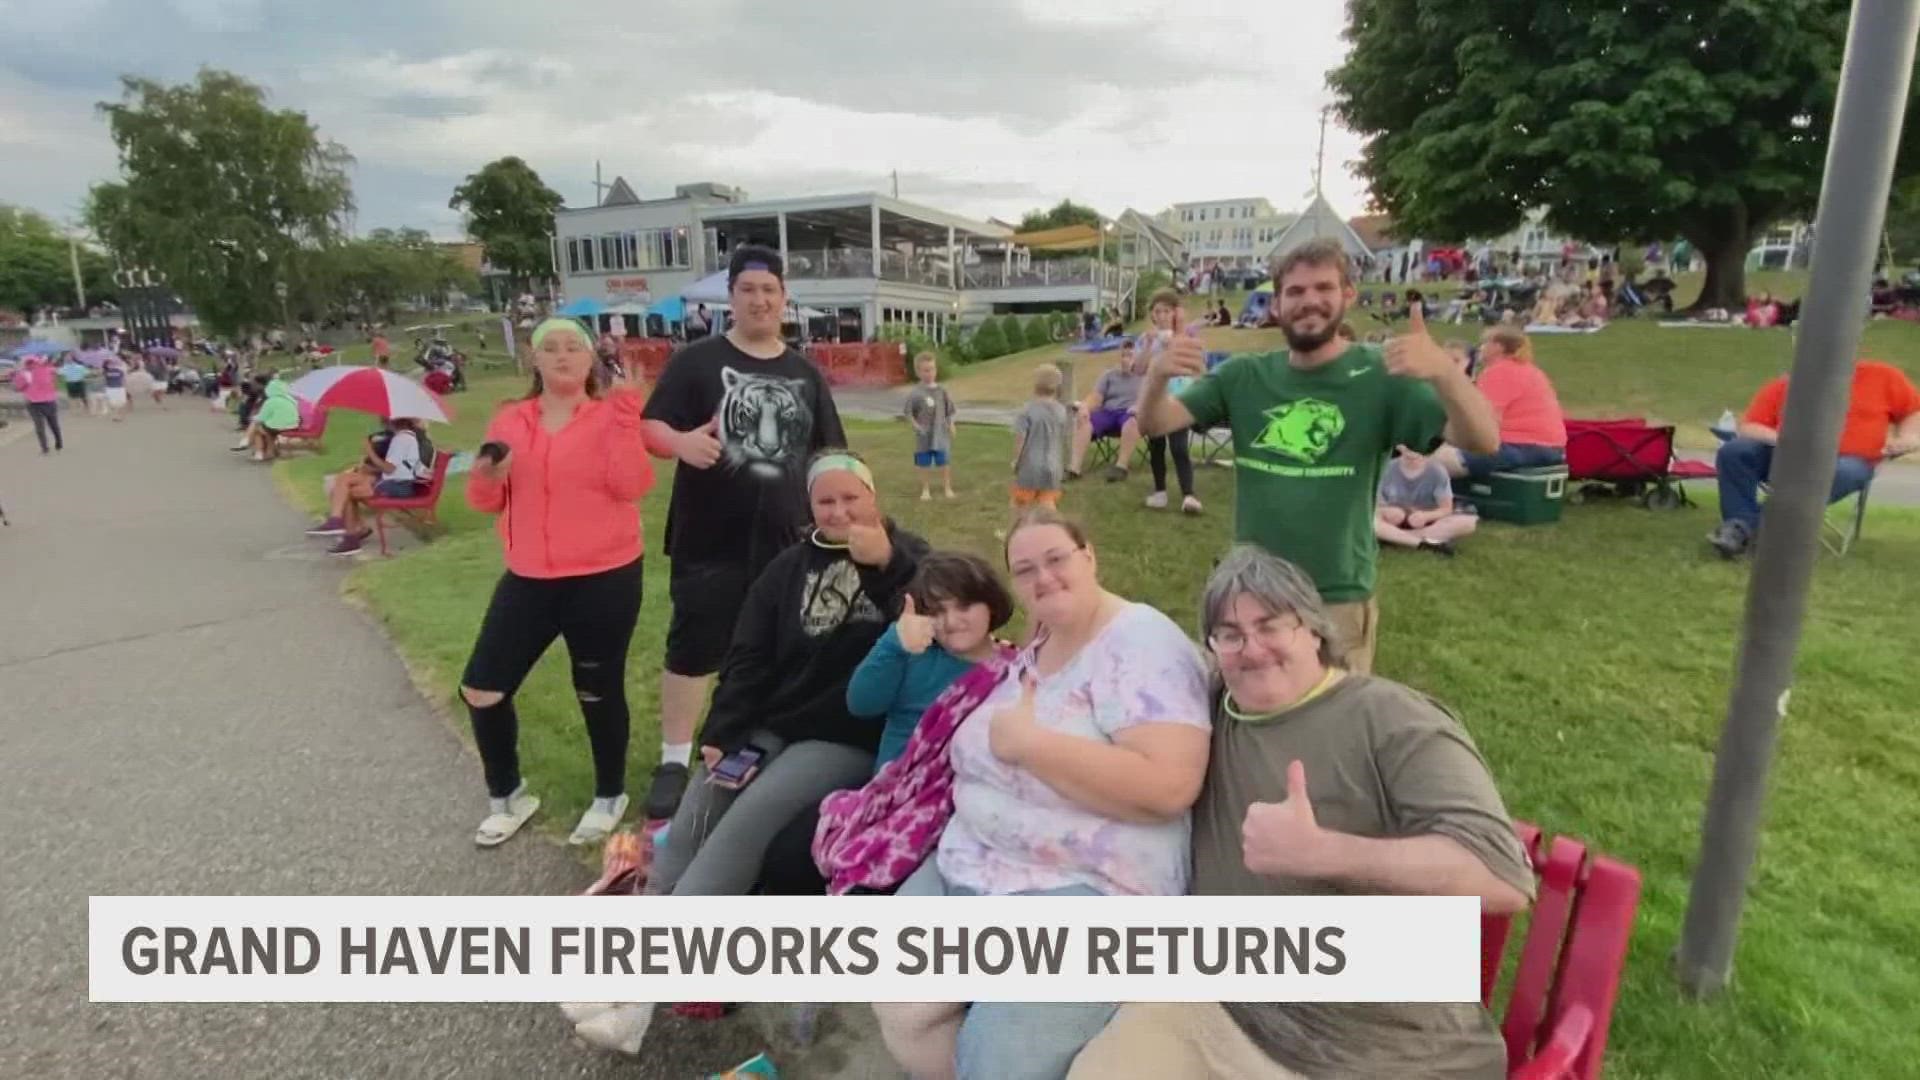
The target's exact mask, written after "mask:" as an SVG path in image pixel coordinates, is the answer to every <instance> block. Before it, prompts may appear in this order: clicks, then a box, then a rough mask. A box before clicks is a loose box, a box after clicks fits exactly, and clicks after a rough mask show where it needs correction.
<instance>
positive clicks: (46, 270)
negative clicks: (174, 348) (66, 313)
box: [0, 205, 114, 314]
mask: <svg viewBox="0 0 1920 1080" xmlns="http://www.w3.org/2000/svg"><path fill="white" fill-rule="evenodd" d="M79 255H80V283H81V285H82V286H83V287H84V288H85V289H86V293H87V302H88V303H94V302H96V301H98V300H102V299H111V298H112V296H113V293H114V285H113V264H112V263H110V262H109V261H108V260H107V257H106V256H105V255H102V254H101V253H100V252H99V251H98V250H96V249H95V248H93V247H92V246H91V245H88V244H82V245H80V248H79ZM76 299H78V298H77V297H76V296H75V295H74V292H73V250H72V248H71V247H70V246H69V241H68V240H67V238H66V237H65V236H63V235H61V233H60V230H59V229H58V228H57V227H55V225H54V224H53V222H51V221H49V220H47V219H46V217H44V216H43V215H41V214H37V213H35V212H33V211H32V210H24V209H21V208H18V207H13V206H5V205H0V308H8V309H11V310H13V311H18V312H20V313H22V314H30V313H31V312H32V310H33V309H34V308H37V307H43V306H46V305H53V306H56V307H67V306H69V305H71V304H73V303H74V301H75V300H76Z"/></svg>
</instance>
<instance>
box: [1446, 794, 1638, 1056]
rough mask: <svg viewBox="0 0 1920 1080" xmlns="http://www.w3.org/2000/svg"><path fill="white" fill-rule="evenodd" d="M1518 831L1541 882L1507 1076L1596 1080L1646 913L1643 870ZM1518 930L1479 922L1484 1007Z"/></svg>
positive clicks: (1505, 1025) (1499, 921) (1518, 974)
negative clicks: (1642, 911)
mask: <svg viewBox="0 0 1920 1080" xmlns="http://www.w3.org/2000/svg"><path fill="white" fill-rule="evenodd" d="M1517 828H1518V830H1519V833H1520V843H1521V844H1522V846H1524V847H1525V848H1526V850H1527V857H1528V858H1529V859H1531V860H1532V861H1533V869H1534V872H1535V873H1537V874H1539V875H1540V884H1539V890H1538V892H1539V894H1538V896H1537V897H1536V898H1535V899H1534V902H1533V906H1532V907H1531V908H1530V909H1529V910H1528V915H1527V936H1526V940H1524V941H1523V942H1521V945H1520V955H1519V957H1518V959H1517V961H1516V963H1515V966H1514V972H1513V984H1512V988H1511V990H1510V991H1509V993H1508V995H1507V1012H1506V1018H1505V1019H1504V1020H1503V1021H1502V1022H1501V1025H1500V1032H1501V1034H1502V1035H1503V1036H1504V1037H1505V1038H1506V1041H1507V1062H1508V1065H1507V1075H1508V1076H1509V1077H1510V1078H1512V1080H1598V1077H1599V1076H1600V1064H1601V1059H1602V1058H1604V1057H1605V1056H1606V1052H1607V1029H1608V1028H1609V1027H1610V1026H1611V1025H1612V1023H1613V1005H1614V1001H1615V1000H1616V999H1617V998H1618V997H1619V996H1620V976H1621V973H1622V972H1623V970H1624V969H1625V968H1626V963H1627V941H1628V939H1629V938H1630V937H1631V936H1632V934H1633V917H1634V913H1635V912H1636V911H1637V910H1638V909H1639V907H1640V872H1639V871H1638V870H1635V869H1634V868H1633V867H1631V866H1628V865H1626V864H1625V863H1622V862H1617V861H1615V860H1613V859H1609V858H1607V857H1606V856H1604V855H1593V856H1591V857H1589V856H1588V854H1587V849H1586V845H1584V844H1582V843H1580V842H1579V841H1578V840H1574V839H1572V838H1570V837H1565V836H1560V837H1555V838H1554V839H1553V840H1552V841H1551V842H1548V841H1547V840H1546V838H1545V837H1543V836H1542V835H1541V834H1540V830H1539V828H1538V827H1537V826H1534V825H1529V824H1527V823H1525V822H1520V823H1518V825H1517ZM1512 929H1513V919H1512V918H1511V917H1510V916H1504V915H1503V916H1491V915H1489V916H1484V917H1482V918H1481V920H1480V997H1481V1000H1482V1001H1484V1002H1485V1003H1486V1005H1487V1007H1488V1008H1492V1007H1493V1000H1494V990H1495V987H1496V986H1497V985H1498V983H1499V981H1500V970H1501V965H1502V961H1503V960H1504V959H1505V956H1506V948H1507V938H1508V936H1509V935H1510V934H1511V932H1512Z"/></svg>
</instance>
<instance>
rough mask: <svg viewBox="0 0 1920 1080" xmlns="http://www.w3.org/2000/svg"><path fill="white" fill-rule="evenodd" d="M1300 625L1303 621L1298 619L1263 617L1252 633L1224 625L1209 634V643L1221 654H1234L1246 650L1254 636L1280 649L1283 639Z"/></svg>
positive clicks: (1270, 646) (1264, 643) (1270, 647)
mask: <svg viewBox="0 0 1920 1080" xmlns="http://www.w3.org/2000/svg"><path fill="white" fill-rule="evenodd" d="M1300 625H1301V622H1300V620H1298V619H1282V618H1278V617H1275V618H1270V619H1261V620H1260V621H1259V622H1258V623H1255V624H1254V627H1253V633H1252V634H1248V633H1247V632H1246V631H1244V630H1242V629H1240V628H1239V627H1237V626H1222V627H1218V628H1216V629H1215V630H1214V632H1213V633H1211V634H1208V635H1207V645H1208V647H1209V648H1211V649H1212V650H1213V651H1214V652H1216V653H1219V654H1220V655H1221V656H1233V655H1235V654H1236V653H1240V652H1243V651H1245V650H1246V647H1247V642H1249V641H1251V640H1253V639H1254V638H1258V639H1260V644H1262V645H1264V646H1266V647H1267V648H1269V649H1278V648H1279V647H1280V642H1281V639H1283V638H1285V637H1286V636H1287V634H1288V632H1290V631H1292V630H1294V629H1297V628H1298V627H1299V626H1300Z"/></svg>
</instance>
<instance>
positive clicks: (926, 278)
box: [553, 180, 1132, 340]
mask: <svg viewBox="0 0 1920 1080" xmlns="http://www.w3.org/2000/svg"><path fill="white" fill-rule="evenodd" d="M1011 236H1012V232H1011V230H1009V229H1007V228H1006V227H1004V226H1001V225H996V224H990V223H987V222H982V221H975V220H973V219H971V218H967V217H964V216H961V215H958V214H951V213H948V212H946V211H943V210H936V209H933V208H931V207H926V206H920V205H918V204H915V203H910V202H906V201H904V200H901V199H896V198H891V197H888V196H885V195H878V194H872V193H863V194H852V195H825V196H815V197H807V198H794V199H774V200H762V201H758V202H755V201H750V200H748V199H747V197H746V193H745V192H741V191H738V190H736V189H733V188H729V187H726V186H724V185H719V184H691V185H684V186H682V187H680V188H678V189H677V190H676V191H675V193H674V195H673V197H672V198H667V199H653V200H645V199H640V198H638V197H637V196H635V195H634V194H633V191H632V189H631V188H629V187H628V186H627V185H626V184H625V182H623V181H618V180H616V181H615V182H614V184H613V185H612V186H611V187H610V188H609V190H608V194H607V196H606V198H605V199H603V200H602V202H601V204H600V205H598V206H591V207H583V208H579V209H562V210H561V211H560V212H559V213H557V214H556V215H555V216H554V235H553V245H554V265H555V266H556V268H557V269H558V270H559V276H560V279H561V281H562V288H563V289H564V291H565V294H566V299H567V300H568V301H573V300H578V299H581V298H592V299H594V300H598V301H600V302H602V303H604V304H607V305H608V306H609V307H622V306H624V307H625V309H626V310H627V311H629V312H637V311H639V310H642V309H644V308H645V307H647V306H648V305H651V304H653V303H656V302H658V301H662V300H666V299H668V298H669V297H674V296H679V295H681V293H683V292H684V291H685V290H686V289H687V288H688V287H689V286H691V285H692V284H693V283H694V282H696V281H699V280H700V279H701V278H703V277H706V276H707V275H709V274H713V273H717V272H719V271H723V270H725V269H726V264H727V258H728V254H729V253H730V252H731V251H732V250H733V249H734V248H735V247H737V246H739V245H741V244H749V243H751V244H762V245H765V246H767V247H770V248H774V249H775V250H778V251H779V252H781V254H782V255H783V257H784V258H785V261H786V264H787V291H788V293H789V294H790V295H791V296H792V297H793V299H794V301H795V302H796V303H798V304H801V305H803V306H805V307H809V308H815V309H819V310H822V311H825V312H827V313H828V314H830V315H832V316H833V318H834V322H835V324H836V326H838V327H839V332H840V335H841V337H842V339H843V340H865V339H870V338H872V337H873V336H874V335H875V333H877V331H878V329H879V328H880V327H882V326H886V325H899V324H905V325H910V326H913V327H915V328H917V329H921V330H924V331H926V332H927V333H929V334H933V335H935V336H939V335H942V334H944V333H945V329H946V327H947V325H948V324H949V323H950V322H953V321H958V322H960V323H962V324H971V323H973V322H976V321H978V320H979V319H982V318H985V317H986V316H988V315H992V314H996V313H1000V312H1006V311H1014V310H1023V311H1025V310H1040V309H1045V308H1067V307H1072V308H1079V309H1083V310H1085V309H1097V308H1101V307H1105V306H1108V305H1113V304H1117V303H1118V302H1119V300H1120V298H1121V297H1122V296H1123V295H1124V293H1125V291H1126V289H1127V287H1128V285H1129V282H1130V281H1131V277H1132V272H1131V271H1128V270H1122V269H1120V268H1118V267H1115V266H1111V265H1107V264H1102V263H1099V262H1098V261H1097V260H1095V259H1092V258H1083V259H1072V258H1069V259H1034V258H1032V257H1031V256H1030V254H1029V253H1028V252H1026V251H1023V250H1021V249H1019V248H1018V247H1017V246H1015V245H1013V244H1012V243H1010V242H1009V238H1010V237H1011Z"/></svg>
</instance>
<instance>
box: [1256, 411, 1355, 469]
mask: <svg viewBox="0 0 1920 1080" xmlns="http://www.w3.org/2000/svg"><path fill="white" fill-rule="evenodd" d="M1264 415H1265V416H1266V418H1267V426H1266V427H1265V428H1264V429H1262V430H1261V432H1260V434H1259V436H1258V437H1257V438H1255V439H1254V440H1253V445H1255V446H1257V447H1259V448H1260V449H1262V450H1271V451H1273V452H1274V453H1276V454H1283V455H1285V456H1287V457H1290V458H1292V459H1293V460H1295V461H1298V462H1301V463H1302V464H1306V465H1312V464H1313V463H1315V462H1317V461H1319V460H1320V459H1321V458H1323V457H1325V456H1326V454H1327V451H1328V450H1331V449H1333V442H1334V440H1335V439H1338V438H1339V437H1340V433H1341V432H1342V431H1345V430H1346V429H1347V418H1346V416H1345V415H1344V414H1343V413H1341V411H1340V406H1338V405H1335V404H1333V403H1332V402H1330V401H1321V400H1320V399H1318V398H1299V399H1297V400H1294V401H1283V402H1281V403H1280V404H1278V405H1276V406H1274V407H1273V408H1271V409H1268V410H1267V411H1266V412H1265V414H1264Z"/></svg>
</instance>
